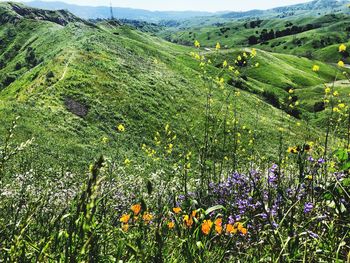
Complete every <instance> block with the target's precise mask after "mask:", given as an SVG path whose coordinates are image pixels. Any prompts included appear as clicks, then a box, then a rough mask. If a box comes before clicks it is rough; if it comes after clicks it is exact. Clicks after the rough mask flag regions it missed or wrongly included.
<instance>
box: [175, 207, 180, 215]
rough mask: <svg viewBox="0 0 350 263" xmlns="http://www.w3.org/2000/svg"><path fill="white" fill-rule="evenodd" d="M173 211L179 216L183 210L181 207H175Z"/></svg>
mask: <svg viewBox="0 0 350 263" xmlns="http://www.w3.org/2000/svg"><path fill="white" fill-rule="evenodd" d="M173 211H174V213H175V214H179V213H180V212H181V211H182V209H181V208H180V207H174V208H173Z"/></svg>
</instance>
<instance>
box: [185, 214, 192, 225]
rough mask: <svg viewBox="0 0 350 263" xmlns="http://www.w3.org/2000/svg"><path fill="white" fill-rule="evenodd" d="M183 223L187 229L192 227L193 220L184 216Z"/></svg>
mask: <svg viewBox="0 0 350 263" xmlns="http://www.w3.org/2000/svg"><path fill="white" fill-rule="evenodd" d="M183 221H184V223H185V224H186V226H187V227H192V225H193V218H192V216H189V215H184V219H183Z"/></svg>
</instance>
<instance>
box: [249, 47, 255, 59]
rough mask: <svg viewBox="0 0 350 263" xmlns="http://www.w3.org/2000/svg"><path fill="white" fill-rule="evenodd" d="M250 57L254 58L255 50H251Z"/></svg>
mask: <svg viewBox="0 0 350 263" xmlns="http://www.w3.org/2000/svg"><path fill="white" fill-rule="evenodd" d="M250 56H251V57H252V58H253V57H255V56H256V49H255V48H253V49H252V53H251V54H250Z"/></svg>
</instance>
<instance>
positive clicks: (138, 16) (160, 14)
mask: <svg viewBox="0 0 350 263" xmlns="http://www.w3.org/2000/svg"><path fill="white" fill-rule="evenodd" d="M25 4H26V5H28V6H31V7H36V8H42V9H51V10H59V9H67V10H69V11H70V12H72V13H73V14H75V15H77V16H79V17H81V18H84V19H97V18H102V19H106V18H110V17H111V13H110V7H108V6H97V7H96V6H80V5H73V4H67V3H64V2H43V1H32V2H26V3H25ZM113 14H114V17H116V18H118V19H134V20H145V21H151V22H157V21H160V20H182V19H190V18H193V17H203V16H213V15H221V14H223V12H218V13H210V12H199V11H149V10H143V9H133V8H121V7H114V8H113Z"/></svg>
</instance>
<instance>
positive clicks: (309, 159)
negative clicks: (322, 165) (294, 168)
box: [307, 156, 315, 162]
mask: <svg viewBox="0 0 350 263" xmlns="http://www.w3.org/2000/svg"><path fill="white" fill-rule="evenodd" d="M307 160H308V161H309V162H314V161H315V159H314V158H312V156H309V157H308V158H307Z"/></svg>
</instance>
